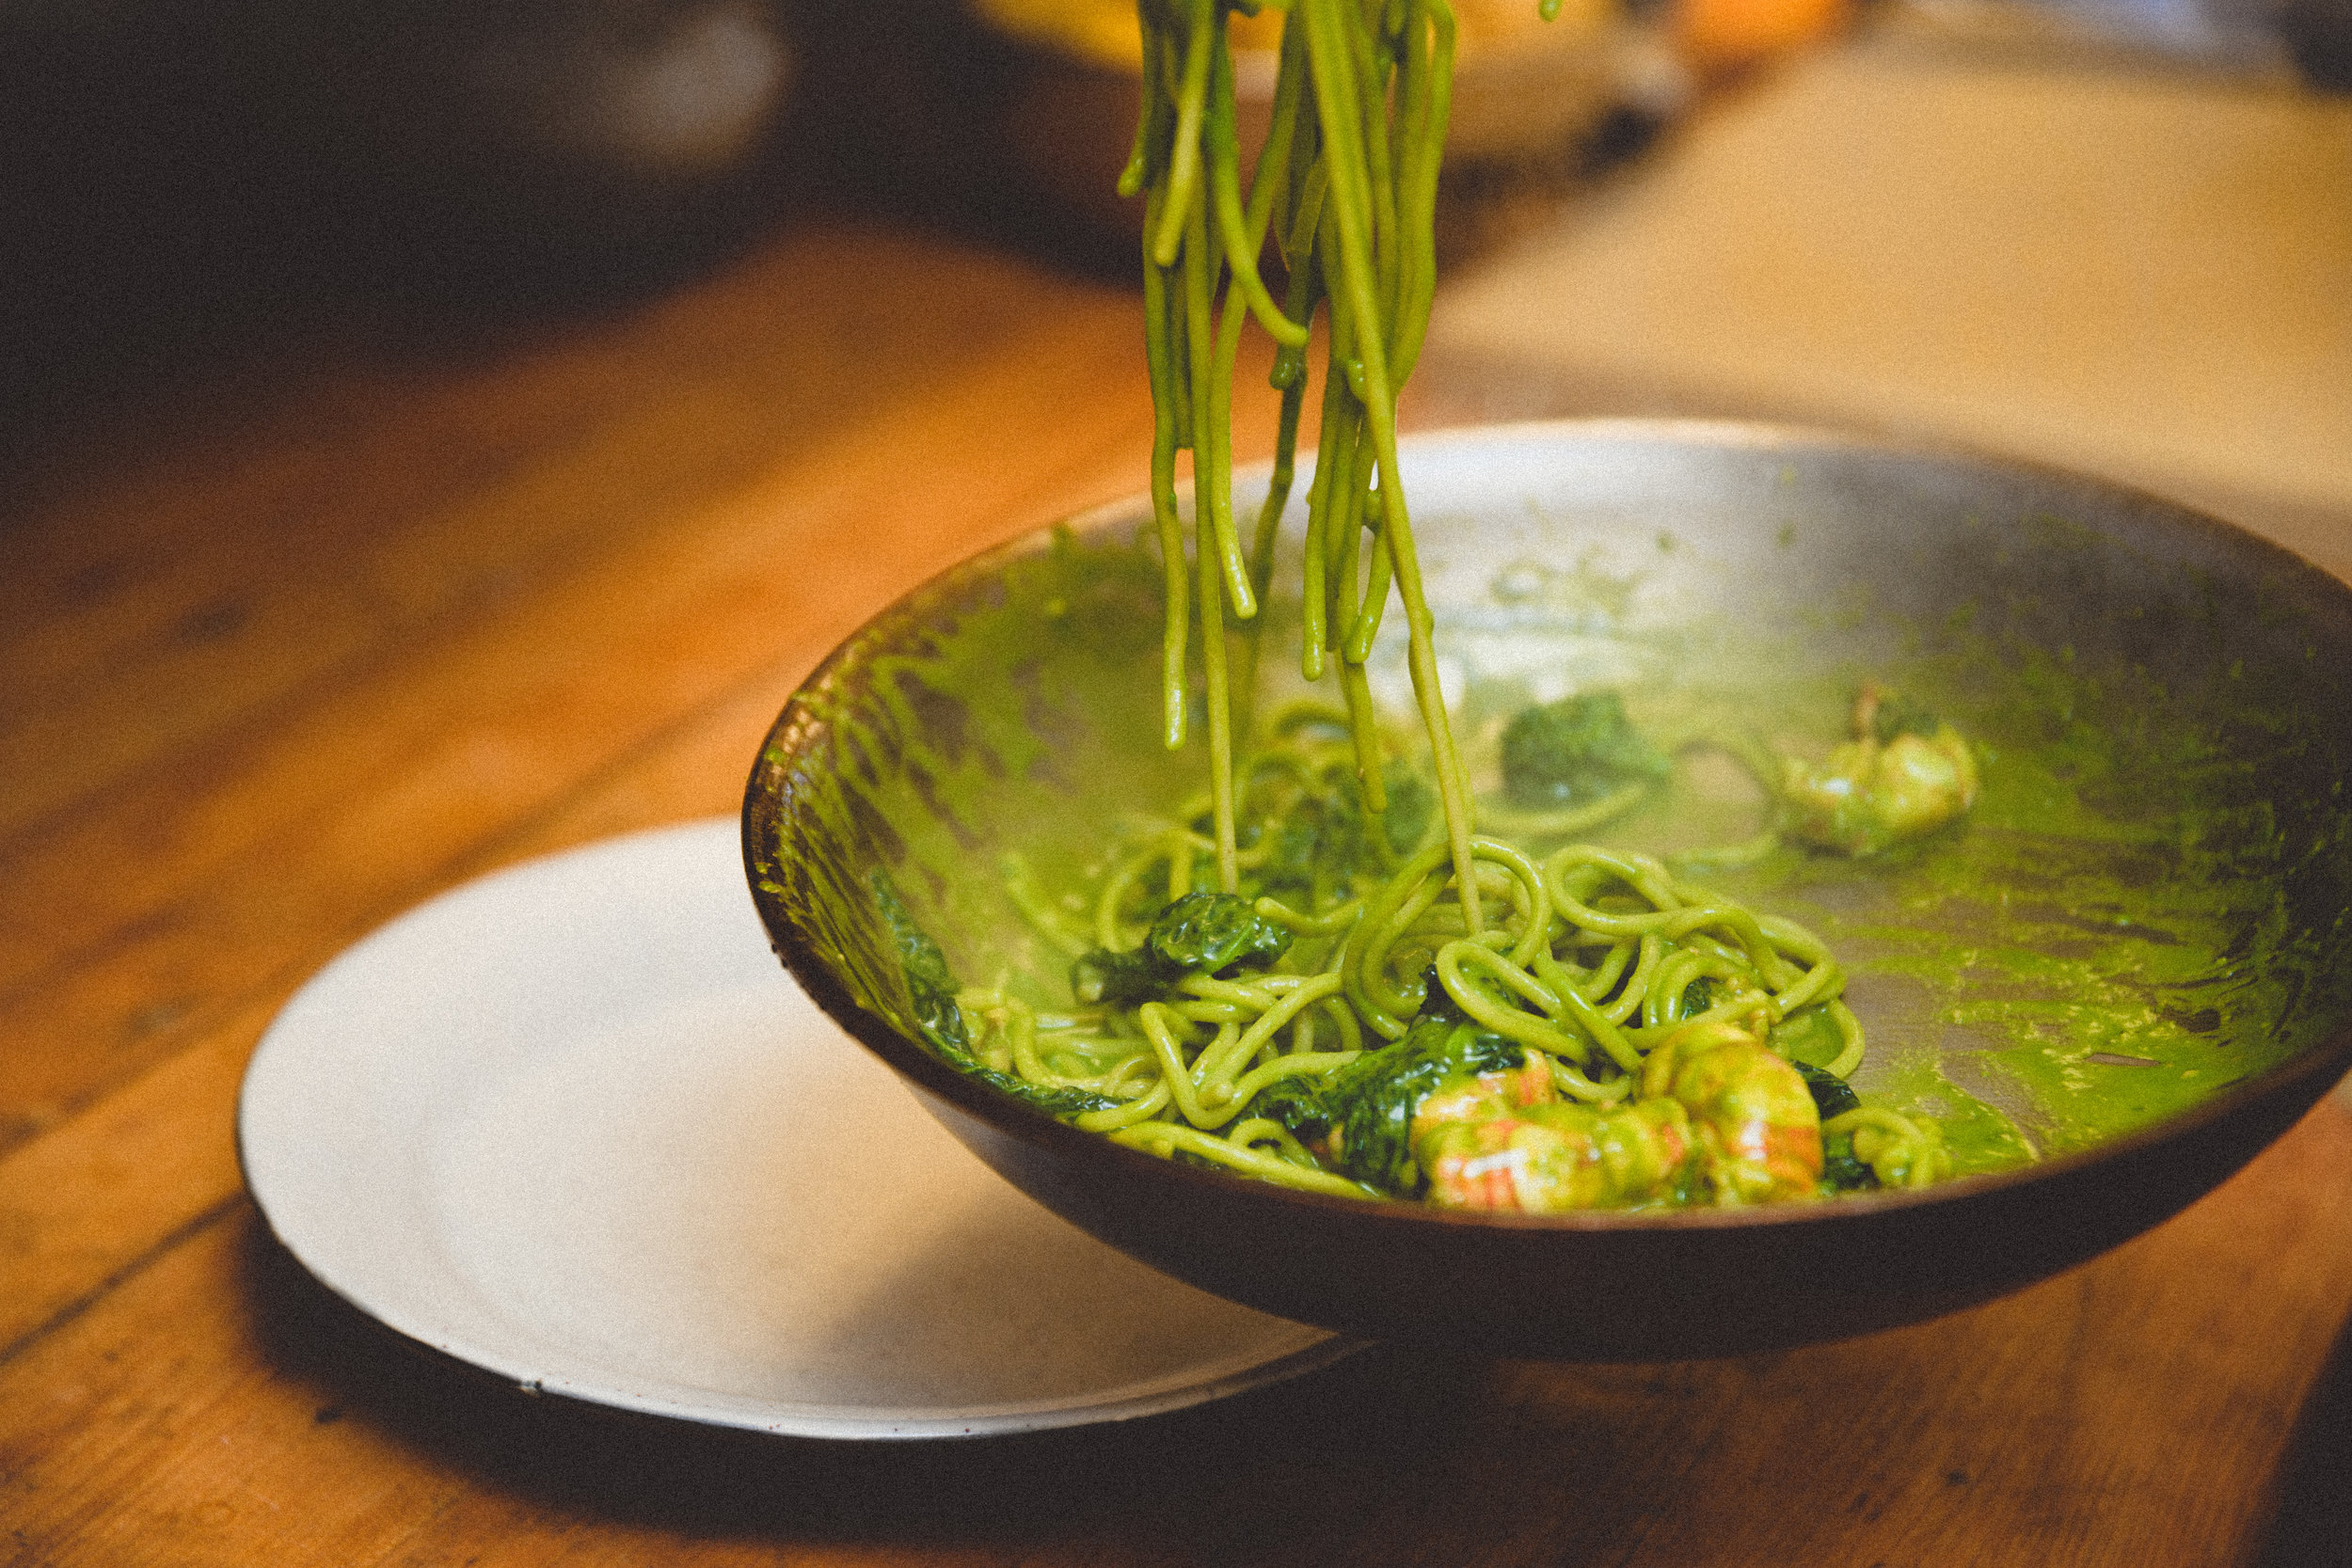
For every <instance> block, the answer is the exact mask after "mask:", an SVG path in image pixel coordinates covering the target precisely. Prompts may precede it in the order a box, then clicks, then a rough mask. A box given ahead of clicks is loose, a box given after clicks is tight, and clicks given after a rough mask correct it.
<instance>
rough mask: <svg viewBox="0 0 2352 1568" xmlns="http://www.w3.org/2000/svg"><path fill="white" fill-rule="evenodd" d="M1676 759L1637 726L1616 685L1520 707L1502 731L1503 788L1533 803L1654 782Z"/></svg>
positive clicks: (1578, 799)
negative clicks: (1616, 691)
mask: <svg viewBox="0 0 2352 1568" xmlns="http://www.w3.org/2000/svg"><path fill="white" fill-rule="evenodd" d="M1672 766H1673V765H1672V763H1671V762H1670V761H1669V759H1668V758H1667V757H1666V756H1665V754H1664V753H1663V752H1660V751H1659V750H1658V749H1657V748H1656V747H1654V746H1652V745H1651V744H1650V743H1649V742H1648V741H1647V740H1646V739H1645V738H1644V737H1643V735H1642V732H1641V731H1639V730H1637V729H1635V728H1634V727H1633V721H1631V720H1629V719H1628V718H1627V717H1626V715H1625V703H1624V701H1623V700H1622V699H1621V698H1619V697H1618V695H1617V694H1616V693H1615V692H1614V691H1586V692H1582V693H1580V694H1579V695H1577V696H1574V697H1563V698H1561V699H1560V700H1559V701H1558V702H1556V703H1544V704H1540V705H1530V706H1528V707H1523V708H1521V709H1520V710H1519V711H1518V713H1517V714H1516V715H1514V716H1513V717H1512V720H1511V722H1510V723H1509V724H1508V725H1506V726H1504V728H1503V731H1502V786H1503V790H1504V793H1505V794H1507V795H1508V796H1509V797H1510V800H1511V803H1512V804H1514V805H1517V806H1521V807H1525V808H1527V809H1529V810H1536V809H1541V808H1544V807H1549V806H1576V805H1583V804H1585V803H1587V802H1589V801H1593V800H1599V799H1600V798H1601V797H1602V796H1604V795H1610V794H1613V793H1614V792H1616V791H1617V790H1620V789H1623V788H1625V787H1626V786H1627V785H1628V784H1648V783H1655V782H1656V781H1658V780H1660V779H1662V778H1664V777H1665V776H1666V774H1667V773H1668V771H1669V770H1670V769H1671V768H1672Z"/></svg>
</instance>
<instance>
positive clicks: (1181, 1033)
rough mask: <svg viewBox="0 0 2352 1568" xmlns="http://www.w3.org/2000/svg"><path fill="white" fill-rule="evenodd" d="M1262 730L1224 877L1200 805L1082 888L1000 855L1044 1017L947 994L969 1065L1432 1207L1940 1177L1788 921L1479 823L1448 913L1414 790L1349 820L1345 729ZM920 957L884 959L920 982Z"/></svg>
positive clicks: (1654, 866)
mask: <svg viewBox="0 0 2352 1568" xmlns="http://www.w3.org/2000/svg"><path fill="white" fill-rule="evenodd" d="M1273 728H1274V730H1275V732H1276V738H1275V739H1274V740H1273V741H1272V742H1271V743H1270V744H1269V745H1268V746H1267V747H1266V748H1265V749H1263V751H1261V752H1258V753H1256V754H1255V755H1253V756H1251V757H1250V758H1249V759H1248V761H1247V762H1246V763H1245V764H1244V765H1243V766H1242V767H1241V768H1238V769H1237V770H1236V775H1235V785H1236V787H1235V790H1234V800H1235V822H1236V834H1235V847H1234V853H1233V863H1234V865H1235V867H1236V870H1237V873H1238V877H1239V880H1240V887H1239V888H1238V890H1235V891H1227V890H1223V889H1220V888H1217V887H1215V886H1213V885H1210V884H1211V883H1212V881H1213V878H1214V872H1215V868H1216V860H1217V849H1216V842H1215V840H1214V839H1213V838H1212V836H1211V835H1210V834H1209V833H1208V832H1204V831H1203V829H1204V828H1206V827H1208V826H1209V819H1210V816H1211V815H1212V812H1213V809H1214V808H1213V806H1212V804H1211V801H1210V800H1209V798H1208V797H1207V796H1206V795H1204V796H1202V797H1200V798H1199V799H1196V800H1190V801H1186V802H1184V804H1183V805H1182V806H1180V807H1179V808H1178V811H1177V814H1176V815H1175V816H1172V817H1169V818H1167V819H1164V820H1156V821H1144V822H1141V823H1139V824H1137V825H1136V827H1135V829H1134V830H1133V831H1132V832H1130V833H1129V834H1128V835H1127V837H1126V839H1125V842H1124V843H1123V844H1122V846H1121V847H1120V849H1119V850H1118V851H1117V852H1116V853H1115V854H1113V855H1111V856H1109V857H1108V858H1107V860H1106V861H1105V862H1104V864H1103V866H1102V868H1101V872H1100V875H1099V876H1098V877H1097V878H1096V879H1094V882H1093V884H1092V886H1091V887H1090V888H1089V895H1088V896H1087V897H1086V898H1084V899H1080V900H1075V901H1064V900H1059V899H1056V898H1053V897H1050V896H1047V895H1044V894H1043V893H1042V892H1041V890H1039V889H1036V888H1034V887H1032V886H1030V885H1029V879H1028V877H1027V874H1026V870H1025V867H1024V866H1023V865H1022V864H1021V863H1019V862H1017V861H1009V862H1008V863H1006V865H1005V866H1004V868H1003V869H1004V872H1005V878H1006V886H1007V890H1008V892H1009V894H1011V895H1012V897H1013V901H1014V903H1015V904H1016V906H1017V907H1019V908H1020V909H1021V910H1022V911H1024V913H1025V915H1026V916H1027V918H1028V919H1029V921H1030V923H1031V924H1032V925H1033V926H1034V927H1035V928H1036V930H1037V932H1038V934H1039V936H1040V937H1041V940H1042V942H1044V943H1045V944H1046V945H1047V946H1048V947H1050V948H1051V949H1053V950H1055V951H1057V952H1059V953H1060V954H1062V955H1064V956H1065V957H1066V958H1067V960H1068V962H1069V979H1070V992H1071V996H1072V999H1073V1000H1072V1006H1070V1008H1069V1009H1068V1010H1066V1011H1054V1012H1044V1011H1040V1010H1038V1009H1037V1008H1034V1007H1032V1006H1028V1005H1026V1004H1025V1003H1024V1002H1023V1001H1022V1000H1021V999H1020V998H1019V997H1018V996H1017V995H1015V994H1014V992H1013V990H1012V988H1010V987H1009V986H1007V985H1004V984H999V985H996V986H993V987H989V988H985V989H978V988H976V989H967V990H961V991H958V992H957V993H956V994H955V995H954V997H953V1010H954V1011H955V1012H956V1013H957V1014H958V1016H959V1019H960V1021H961V1022H959V1023H958V1025H957V1027H958V1028H959V1029H960V1030H962V1031H965V1032H964V1033H961V1035H960V1036H959V1041H960V1047H959V1048H960V1049H961V1051H962V1052H963V1053H965V1054H964V1061H965V1065H966V1066H967V1068H968V1069H971V1070H977V1071H981V1072H985V1073H989V1074H992V1075H993V1076H994V1077H995V1078H996V1080H997V1081H998V1083H999V1084H1000V1086H1004V1087H1007V1088H1009V1089H1010V1090H1012V1092H1016V1093H1018V1094H1020V1095H1022V1097H1023V1098H1025V1099H1028V1100H1030V1101H1032V1102H1033V1103H1037V1104H1040V1105H1041V1106H1042V1107H1045V1108H1048V1109H1051V1110H1053V1111H1055V1112H1056V1114H1057V1115H1061V1116H1062V1117H1064V1118H1065V1119H1067V1120H1069V1121H1070V1122H1071V1123H1072V1124H1073V1125H1074V1126H1077V1127H1080V1128H1083V1129H1086V1130H1089V1131H1092V1132H1101V1133H1103V1134H1104V1135H1105V1136H1107V1137H1109V1138H1111V1139H1113V1140H1114V1141H1116V1142H1119V1143H1122V1144H1126V1145H1128V1146H1129V1147H1131V1148H1139V1149H1143V1150H1146V1151H1148V1152H1151V1153H1154V1154H1158V1155H1162V1156H1166V1157H1168V1158H1173V1159H1178V1160H1184V1161H1189V1162H1192V1163H1195V1164H1205V1165H1212V1166H1216V1167H1218V1168H1221V1169H1225V1170H1229V1171H1233V1172H1237V1173H1240V1174H1244V1175H1248V1176H1251V1177H1255V1178H1257V1179H1259V1180H1268V1181H1273V1182H1277V1183H1279V1184H1281V1185H1285V1186H1290V1187H1295V1188H1299V1189H1302V1190H1306V1191H1312V1192H1322V1193H1330V1194H1342V1195H1350V1196H1360V1197H1391V1198H1408V1199H1421V1200H1426V1201H1429V1202H1433V1203H1438V1204H1440V1205H1445V1206H1449V1207H1457V1208H1482V1209H1514V1210H1521V1211H1532V1212H1544V1211H1551V1210H1561V1209H1569V1208H1578V1209H1584V1208H1597V1207H1613V1208H1645V1207H1655V1206H1664V1205H1676V1204H1689V1203H1701V1202H1705V1203H1751V1202H1762V1201H1775V1200H1786V1199H1792V1198H1804V1197H1812V1196H1820V1195H1823V1194H1827V1193H1833V1192H1838V1191H1848V1190H1853V1189H1856V1188H1867V1187H1875V1186H1906V1185H1918V1184H1922V1183H1925V1182H1927V1181H1930V1180H1935V1179H1936V1178H1937V1177H1939V1176H1941V1175H1943V1174H1945V1173H1946V1172H1947V1171H1948V1169H1949V1160H1948V1157H1947V1155H1946V1153H1945V1151H1944V1149H1943V1148H1942V1146H1941V1143H1940V1140H1939V1138H1938V1136H1937V1133H1936V1131H1935V1129H1934V1128H1933V1126H1932V1125H1931V1124H1928V1123H1923V1122H1919V1121H1916V1120H1914V1119H1913V1118H1911V1117H1905V1116H1902V1115H1900V1114H1899V1113H1896V1112H1894V1111H1891V1110H1886V1109H1883V1108H1881V1107H1866V1106H1864V1105H1863V1104H1862V1103H1861V1101H1860V1100H1859V1099H1858V1097H1856V1096H1855V1094H1854V1093H1853V1091H1852V1090H1851V1087H1849V1086H1848V1083H1847V1080H1848V1078H1849V1077H1850V1076H1851V1073H1852V1071H1853V1069H1854V1068H1855V1067H1856V1066H1857V1065H1858V1064H1859V1063H1860V1061H1861V1059H1862V1055H1863V1030H1862V1025H1861V1023H1860V1022H1859V1021H1857V1020H1856V1019H1855V1017H1854V1015H1853V1013H1852V1011H1851V1009H1850V1008H1849V1007H1848V1006H1846V1004H1845V1002H1844V1000H1843V991H1844V987H1845V974H1844V971H1843V970H1842V968H1841V967H1840V966H1839V965H1838V963H1837V961H1836V958H1835V957H1834V956H1833V955H1832V954H1831V953H1830V952H1829V950H1828V948H1827V946H1826V945H1825V944H1824V943H1823V942H1821V941H1820V938H1819V937H1817V936H1816V935H1814V934H1813V933H1812V932H1811V931H1809V930H1807V929H1805V928H1804V927H1802V926H1800V925H1798V924H1796V923H1795V922H1792V921H1788V920H1784V919H1781V918H1778V917H1776V916H1773V915H1771V914H1764V913H1758V912H1756V911H1752V910H1750V909H1748V908H1747V907H1745V906H1744V905H1742V904H1740V902H1738V901H1736V900H1734V899H1731V898H1728V897H1726V896H1724V895H1722V894H1721V893H1719V892H1717V891H1714V890H1712V889H1710V888H1708V887H1706V886H1705V885H1703V884H1701V883H1700V882H1698V881H1695V880H1693V879H1690V878H1689V877H1687V876H1684V875H1679V874H1677V872H1676V871H1675V870H1673V869H1671V868H1670V867H1669V866H1668V865H1667V864H1666V863H1662V862H1661V861H1659V860H1657V859H1654V858H1652V857H1649V856H1646V855H1642V854H1638V853H1627V852H1622V851H1617V850H1611V849H1603V848H1599V847H1594V846H1591V845H1587V844H1581V843H1567V844H1563V845H1559V846H1558V847H1553V848H1551V849H1549V851H1548V852H1546V853H1544V854H1542V855H1540V856H1538V855H1535V854H1532V853H1530V852H1528V851H1526V850H1524V849H1522V848H1519V847H1516V846H1514V845H1511V844H1508V843H1504V842H1502V841H1500V840H1495V839H1488V838H1473V839H1472V841H1471V846H1470V849H1471V856H1472V876H1473V877H1474V878H1475V879H1476V884H1477V887H1478V889H1479V892H1480V895H1481V896H1482V899H1483V901H1484V902H1485V903H1486V906H1487V908H1488V910H1489V912H1490V915H1491V918H1490V919H1488V920H1487V921H1486V923H1485V924H1484V925H1483V926H1481V927H1478V928H1476V929H1473V928H1472V927H1471V925H1470V911H1469V909H1468V908H1467V906H1466V903H1465V901H1464V899H1463V898H1462V896H1461V895H1460V893H1459V891H1458V888H1459V884H1458V883H1457V881H1456V880H1455V879H1454V875H1453V873H1452V871H1451V868H1450V857H1451V847H1450V846H1448V845H1447V844H1446V843H1445V842H1444V840H1443V838H1442V836H1440V834H1439V832H1438V827H1437V823H1436V822H1435V821H1434V819H1433V818H1434V815H1435V814H1434V809H1433V808H1432V806H1431V805H1430V803H1429V801H1428V800H1427V799H1426V796H1427V793H1428V791H1427V786H1425V785H1422V784H1418V783H1417V782H1416V781H1415V779H1414V778H1413V776H1412V775H1411V774H1410V773H1409V772H1407V771H1406V770H1404V769H1402V768H1396V767H1394V766H1393V765H1391V768H1388V769H1387V770H1386V771H1387V780H1386V783H1387V793H1388V797H1389V800H1390V801H1391V805H1390V808H1389V810H1388V811H1386V812H1383V813H1373V812H1370V811H1368V810H1366V809H1365V807H1364V804H1363V797H1362V791H1361V790H1360V789H1359V787H1358V781H1357V777H1356V752H1355V743H1354V739H1353V736H1351V735H1349V734H1348V733H1347V731H1346V727H1345V724H1344V722H1343V716H1342V715H1338V714H1320V713H1316V712H1314V711H1313V710H1311V709H1294V710H1293V711H1291V712H1290V713H1287V714H1285V715H1283V716H1282V717H1281V718H1280V719H1279V720H1278V721H1277V722H1276V723H1275V725H1274V726H1273ZM1594 787H1597V788H1600V789H1602V790H1603V791H1604V792H1605V793H1608V794H1614V793H1615V789H1614V788H1613V787H1612V786H1611V785H1610V784H1609V782H1608V780H1607V779H1606V778H1602V779H1598V780H1597V781H1595V783H1594ZM1417 802H1418V807H1419V809H1418V811H1416V810H1415V809H1414V808H1415V807H1416V804H1417ZM1415 821H1418V822H1419V823H1420V824H1421V826H1420V827H1419V828H1418V829H1415V828H1413V827H1412V825H1411V824H1412V823H1414V822H1415ZM935 955H936V949H930V952H929V954H928V955H927V954H924V953H920V952H918V953H915V954H913V955H910V957H909V961H908V972H909V974H910V975H911V976H913V975H914V974H918V973H920V974H926V975H930V974H937V973H942V972H941V971H940V970H939V969H938V966H937V965H935V964H934V962H933V959H934V958H935ZM939 983H940V984H941V985H942V986H943V987H944V986H946V985H949V984H952V982H947V981H944V980H943V981H941V982H939ZM929 994H930V992H926V995H929ZM921 1006H922V1003H921V1002H920V1000H918V1007H919V1008H920V1007H921ZM1810 1063H1819V1064H1820V1065H1819V1066H1812V1065H1806V1064H1810Z"/></svg>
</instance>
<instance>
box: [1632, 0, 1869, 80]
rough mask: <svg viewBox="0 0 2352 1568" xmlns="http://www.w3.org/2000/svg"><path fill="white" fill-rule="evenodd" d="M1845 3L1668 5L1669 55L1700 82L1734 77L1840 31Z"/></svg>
mask: <svg viewBox="0 0 2352 1568" xmlns="http://www.w3.org/2000/svg"><path fill="white" fill-rule="evenodd" d="M1851 9H1852V6H1851V0H1674V5H1673V8H1672V9H1671V11H1670V12H1669V19H1668V29H1669V32H1670V33H1671V35H1672V37H1673V39H1674V44H1675V51H1676V53H1677V54H1678V55H1681V56H1682V59H1683V61H1684V63H1685V64H1687V65H1689V66H1690V67H1691V69H1692V71H1696V72H1697V73H1698V74H1699V75H1701V76H1703V77H1724V76H1731V75H1736V74H1738V73H1739V72H1740V71H1745V70H1747V69H1749V68H1750V67H1752V66H1756V65H1759V64H1761V63H1762V62H1764V61H1765V60H1767V59H1770V58H1771V57H1772V56H1773V55H1779V54H1784V53H1786V52H1787V51H1788V50H1790V49H1794V48H1796V47H1797V46H1798V45H1800V44H1804V43H1809V42H1811V41H1813V40H1815V39H1819V38H1824V37H1826V36H1828V35H1829V34H1831V33H1834V32H1836V30H1837V29H1838V28H1839V27H1841V26H1843V25H1844V24H1845V22H1846V18H1847V16H1848V15H1849V14H1850V13H1851Z"/></svg>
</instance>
